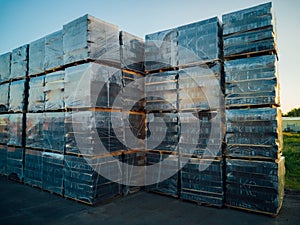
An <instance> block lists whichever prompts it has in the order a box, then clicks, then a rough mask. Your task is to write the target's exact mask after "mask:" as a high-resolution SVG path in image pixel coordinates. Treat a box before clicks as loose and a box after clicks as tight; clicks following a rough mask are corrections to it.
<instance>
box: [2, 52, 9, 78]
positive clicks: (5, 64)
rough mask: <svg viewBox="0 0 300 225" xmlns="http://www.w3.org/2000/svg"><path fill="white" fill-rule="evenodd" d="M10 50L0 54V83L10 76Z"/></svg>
mask: <svg viewBox="0 0 300 225" xmlns="http://www.w3.org/2000/svg"><path fill="white" fill-rule="evenodd" d="M10 64H11V52H7V53H5V54H2V55H0V83H2V82H5V81H8V80H9V77H10Z"/></svg>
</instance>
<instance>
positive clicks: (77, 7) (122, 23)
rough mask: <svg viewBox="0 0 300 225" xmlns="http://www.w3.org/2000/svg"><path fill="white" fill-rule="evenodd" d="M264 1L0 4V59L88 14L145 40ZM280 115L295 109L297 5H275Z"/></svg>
mask: <svg viewBox="0 0 300 225" xmlns="http://www.w3.org/2000/svg"><path fill="white" fill-rule="evenodd" d="M264 2H268V1H264V0H215V1H207V0H185V1H182V0H151V1H149V0H139V1H134V0H127V1H121V0H85V1H84V0H50V1H46V0H45V1H43V0H27V1H25V0H0V31H1V32H0V34H1V35H0V54H2V53H5V52H8V51H11V50H12V49H14V48H16V47H18V46H20V45H23V44H26V43H29V42H31V41H34V40H36V39H38V38H40V37H43V36H45V35H47V34H49V33H52V32H54V31H57V30H59V29H61V28H62V25H63V24H66V23H67V22H69V21H72V20H73V19H76V18H77V17H80V16H82V15H84V14H86V13H89V14H91V15H93V16H95V17H97V18H99V19H102V20H105V21H107V22H110V23H113V24H116V25H118V26H119V28H120V30H125V31H128V32H130V33H132V34H135V35H138V36H140V37H144V36H145V34H148V33H153V32H156V31H159V30H165V29H168V28H172V27H176V26H179V25H183V24H187V23H191V22H195V21H199V20H203V19H207V18H210V17H213V16H219V18H220V19H221V15H222V14H225V13H228V12H232V11H236V10H239V9H243V8H247V7H251V6H254V5H257V4H261V3H264ZM273 2H274V8H275V14H276V18H277V34H278V47H279V57H280V60H279V70H280V81H281V104H282V109H283V112H287V111H289V110H290V109H292V108H295V107H300V73H299V72H298V64H299V62H298V61H299V57H298V54H299V53H300V44H299V43H298V40H299V37H300V29H299V27H300V26H299V25H300V11H299V9H300V1H297V0H274V1H273Z"/></svg>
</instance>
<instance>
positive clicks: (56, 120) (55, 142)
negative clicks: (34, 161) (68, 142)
mask: <svg viewBox="0 0 300 225" xmlns="http://www.w3.org/2000/svg"><path fill="white" fill-rule="evenodd" d="M43 117H44V119H43V149H44V150H51V151H58V152H60V153H63V152H64V147H65V113H64V112H49V113H44V114H43Z"/></svg>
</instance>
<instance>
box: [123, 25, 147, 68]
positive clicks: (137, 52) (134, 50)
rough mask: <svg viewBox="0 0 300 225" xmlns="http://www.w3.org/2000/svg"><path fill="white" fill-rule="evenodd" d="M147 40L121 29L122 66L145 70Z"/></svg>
mask: <svg viewBox="0 0 300 225" xmlns="http://www.w3.org/2000/svg"><path fill="white" fill-rule="evenodd" d="M144 52H145V41H144V40H143V39H142V38H139V37H136V36H134V35H132V34H129V33H127V32H125V31H120V57H121V68H122V69H130V70H134V71H138V72H143V71H144V61H145V56H144Z"/></svg>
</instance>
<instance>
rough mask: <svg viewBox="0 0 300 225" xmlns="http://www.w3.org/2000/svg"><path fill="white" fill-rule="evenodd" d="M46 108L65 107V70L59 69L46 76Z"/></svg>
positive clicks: (59, 108) (57, 108)
mask: <svg viewBox="0 0 300 225" xmlns="http://www.w3.org/2000/svg"><path fill="white" fill-rule="evenodd" d="M44 92H45V110H46V111H47V110H61V109H64V108H65V101H64V97H65V94H64V93H65V72H64V71H58V72H53V73H49V74H47V76H46V77H45V87H44Z"/></svg>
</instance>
